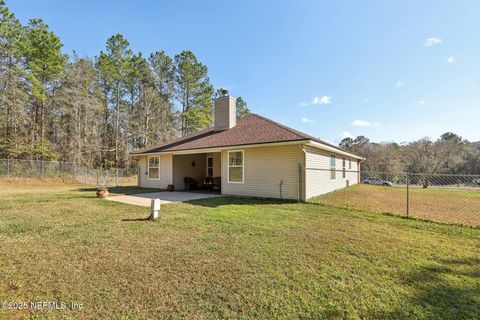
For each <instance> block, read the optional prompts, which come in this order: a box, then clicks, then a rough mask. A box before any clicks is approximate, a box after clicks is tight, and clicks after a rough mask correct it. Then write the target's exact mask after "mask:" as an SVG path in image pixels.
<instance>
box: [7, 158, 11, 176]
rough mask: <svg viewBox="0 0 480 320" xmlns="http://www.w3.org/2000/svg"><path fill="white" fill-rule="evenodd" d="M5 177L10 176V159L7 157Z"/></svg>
mask: <svg viewBox="0 0 480 320" xmlns="http://www.w3.org/2000/svg"><path fill="white" fill-rule="evenodd" d="M7 177H10V159H7Z"/></svg>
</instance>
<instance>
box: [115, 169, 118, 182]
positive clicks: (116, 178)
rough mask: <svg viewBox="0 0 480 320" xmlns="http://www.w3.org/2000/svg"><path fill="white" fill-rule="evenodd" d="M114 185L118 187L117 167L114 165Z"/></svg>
mask: <svg viewBox="0 0 480 320" xmlns="http://www.w3.org/2000/svg"><path fill="white" fill-rule="evenodd" d="M115 187H118V167H117V166H115Z"/></svg>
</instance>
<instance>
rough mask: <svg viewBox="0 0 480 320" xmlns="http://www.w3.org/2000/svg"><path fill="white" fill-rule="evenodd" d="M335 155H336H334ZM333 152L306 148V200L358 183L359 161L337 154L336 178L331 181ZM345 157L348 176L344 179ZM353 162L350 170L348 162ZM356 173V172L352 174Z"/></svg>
mask: <svg viewBox="0 0 480 320" xmlns="http://www.w3.org/2000/svg"><path fill="white" fill-rule="evenodd" d="M333 154H335V153H333ZM331 155H332V153H331V152H328V151H324V150H320V149H316V148H312V147H305V191H306V198H307V199H308V198H311V197H314V196H318V195H320V194H324V193H328V192H331V191H334V190H338V189H341V188H344V187H346V186H347V182H348V184H349V185H353V184H356V183H358V173H357V171H358V164H357V160H356V159H353V158H349V157H348V156H343V155H341V154H335V157H336V162H335V168H336V170H337V171H336V174H335V176H336V178H335V179H334V180H332V179H331V176H330V173H331V172H330V159H331ZM344 157H345V169H346V175H345V178H343V173H342V169H343V167H342V165H343V158H344ZM349 159H351V160H352V168H351V169H349V166H348V165H349V163H348V160H349ZM351 171H355V172H351Z"/></svg>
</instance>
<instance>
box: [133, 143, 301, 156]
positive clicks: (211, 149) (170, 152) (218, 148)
mask: <svg viewBox="0 0 480 320" xmlns="http://www.w3.org/2000/svg"><path fill="white" fill-rule="evenodd" d="M309 141H310V140H296V141H285V142H272V143H258V144H244V145H238V146H226V147H216V148H202V149H189V150H179V151H163V152H162V151H161V152H152V153H147V152H146V153H139V154H132V155H131V156H132V157H140V156H146V155H149V156H151V155H157V154H171V155H176V154H195V153H210V152H221V151H222V150H232V149H247V148H258V147H274V146H285V145H292V144H304V143H308V142H309Z"/></svg>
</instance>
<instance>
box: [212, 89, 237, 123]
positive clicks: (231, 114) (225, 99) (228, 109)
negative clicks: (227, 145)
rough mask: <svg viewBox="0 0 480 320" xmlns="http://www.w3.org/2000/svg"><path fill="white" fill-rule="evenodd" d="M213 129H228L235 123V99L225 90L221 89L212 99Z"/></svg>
mask: <svg viewBox="0 0 480 320" xmlns="http://www.w3.org/2000/svg"><path fill="white" fill-rule="evenodd" d="M214 108H215V114H214V126H213V127H214V130H215V131H222V130H228V129H231V128H233V127H235V125H236V124H237V99H235V98H234V97H231V96H230V95H229V94H228V91H227V90H222V92H221V94H220V96H219V97H218V98H216V99H215V101H214Z"/></svg>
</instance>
